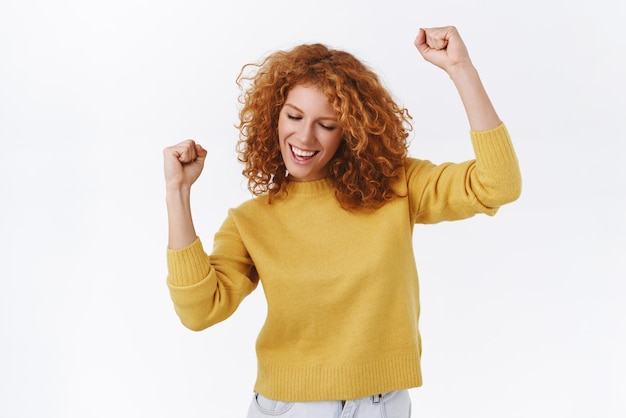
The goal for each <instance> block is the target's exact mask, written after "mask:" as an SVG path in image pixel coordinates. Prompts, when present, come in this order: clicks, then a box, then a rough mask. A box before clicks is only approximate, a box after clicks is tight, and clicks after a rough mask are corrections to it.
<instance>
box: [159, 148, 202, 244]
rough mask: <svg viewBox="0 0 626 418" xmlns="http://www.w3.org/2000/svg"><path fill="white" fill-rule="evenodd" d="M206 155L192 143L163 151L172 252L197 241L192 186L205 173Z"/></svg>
mask: <svg viewBox="0 0 626 418" xmlns="http://www.w3.org/2000/svg"><path fill="white" fill-rule="evenodd" d="M206 155H207V152H206V150H205V149H204V148H202V146H200V145H199V144H196V143H195V142H194V141H192V140H187V141H183V142H180V143H178V144H176V145H174V146H171V147H167V148H165V149H164V150H163V159H164V165H165V187H166V198H165V200H166V205H167V216H168V237H169V238H168V248H169V249H171V250H179V249H182V248H185V247H187V246H188V245H190V244H191V243H193V242H194V241H195V240H196V238H197V235H196V230H195V228H194V225H193V219H192V216H191V186H192V184H193V183H194V182H195V181H196V180H197V179H198V177H199V176H200V173H201V172H202V169H203V167H204V160H205V158H206Z"/></svg>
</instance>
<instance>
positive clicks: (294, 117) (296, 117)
mask: <svg viewBox="0 0 626 418" xmlns="http://www.w3.org/2000/svg"><path fill="white" fill-rule="evenodd" d="M287 117H288V118H289V119H291V120H301V119H302V117H301V116H295V115H289V114H288V115H287Z"/></svg>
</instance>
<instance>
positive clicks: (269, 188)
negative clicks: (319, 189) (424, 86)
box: [237, 44, 412, 210]
mask: <svg viewBox="0 0 626 418" xmlns="http://www.w3.org/2000/svg"><path fill="white" fill-rule="evenodd" d="M248 70H249V71H248ZM246 83H247V84H249V85H248V87H247V88H245V89H244V84H246ZM237 84H238V85H239V87H240V88H241V89H242V90H243V93H242V95H241V97H240V102H241V104H242V108H241V110H240V112H239V119H240V122H239V125H238V128H239V132H240V135H239V141H238V143H237V151H238V153H239V157H238V158H239V161H241V162H242V163H244V165H245V168H244V170H243V175H244V176H245V177H246V178H247V179H248V189H249V190H250V191H251V192H252V193H253V194H255V195H260V194H264V193H269V197H270V201H271V198H272V197H273V196H275V195H276V194H277V193H278V192H279V191H280V190H282V189H283V188H284V186H285V185H286V183H287V182H288V181H289V179H288V176H287V173H286V168H285V164H284V162H283V159H282V156H281V152H280V145H279V142H278V129H277V126H278V116H279V113H280V111H281V108H282V106H283V104H284V103H285V100H286V98H287V94H288V93H289V91H290V89H292V88H293V87H295V86H297V85H309V86H316V87H318V88H319V89H320V90H321V91H322V92H323V93H324V94H325V95H326V97H328V100H329V102H330V103H331V105H332V106H333V108H334V110H335V112H336V114H337V115H338V121H339V125H340V126H341V128H342V129H343V138H342V143H341V145H340V146H339V148H338V150H337V152H336V154H335V156H334V157H333V159H332V160H331V161H330V163H329V179H330V181H331V182H332V183H333V185H334V187H335V195H336V198H337V200H338V201H339V203H340V205H341V206H342V207H344V208H346V209H351V210H353V209H364V208H367V209H375V208H379V207H381V206H382V205H384V204H385V203H386V202H388V201H390V200H392V199H394V198H395V197H397V196H398V195H397V193H396V192H395V191H394V190H393V188H392V185H393V182H394V181H395V180H396V179H397V178H398V177H399V176H400V174H401V172H402V168H403V163H404V162H405V159H406V157H407V149H408V141H407V138H408V136H409V134H408V131H410V130H411V129H412V126H411V115H410V114H409V112H408V110H406V109H405V108H402V107H399V106H398V105H397V104H396V103H395V101H394V100H393V99H392V97H391V95H390V94H389V92H388V91H387V90H386V89H385V88H384V87H383V85H382V84H381V82H380V81H379V78H378V76H377V75H376V74H375V73H374V72H373V71H372V70H371V69H369V68H368V67H367V66H365V65H364V64H363V63H362V62H361V61H359V60H358V59H357V58H355V57H354V56H353V55H352V54H350V53H348V52H345V51H340V50H335V49H330V48H328V47H327V46H325V45H321V44H311V45H309V44H305V45H299V46H296V47H295V48H293V49H291V50H289V51H277V52H274V53H272V54H271V55H269V56H268V57H266V58H265V59H264V60H262V61H261V62H260V63H259V64H246V65H244V66H243V68H242V69H241V72H240V74H239V76H238V78H237Z"/></svg>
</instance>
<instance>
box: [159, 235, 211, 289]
mask: <svg viewBox="0 0 626 418" xmlns="http://www.w3.org/2000/svg"><path fill="white" fill-rule="evenodd" d="M167 267H168V272H169V274H168V277H167V280H168V282H169V283H170V284H171V285H174V286H192V285H194V284H196V283H198V282H199V281H201V280H202V279H204V278H205V277H206V276H207V274H208V273H209V269H210V262H209V256H208V255H207V254H206V253H205V252H204V248H203V247H202V242H201V241H200V238H196V240H195V241H194V242H193V243H191V244H190V245H189V246H187V247H185V248H182V249H180V250H171V249H169V248H168V249H167Z"/></svg>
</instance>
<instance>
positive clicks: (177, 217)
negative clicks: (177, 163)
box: [165, 187, 197, 250]
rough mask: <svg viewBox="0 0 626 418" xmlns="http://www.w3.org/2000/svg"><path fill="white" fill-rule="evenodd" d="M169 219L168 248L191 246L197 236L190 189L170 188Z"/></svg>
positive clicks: (168, 198)
mask: <svg viewBox="0 0 626 418" xmlns="http://www.w3.org/2000/svg"><path fill="white" fill-rule="evenodd" d="M165 200H166V205H167V219H168V248H169V249H171V250H179V249H182V248H185V247H187V246H189V245H190V244H191V243H193V242H194V241H195V240H196V238H197V234H196V230H195V228H194V225H193V218H192V216H191V199H190V189H189V188H187V187H181V188H171V189H170V188H168V189H167V194H166V197H165Z"/></svg>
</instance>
